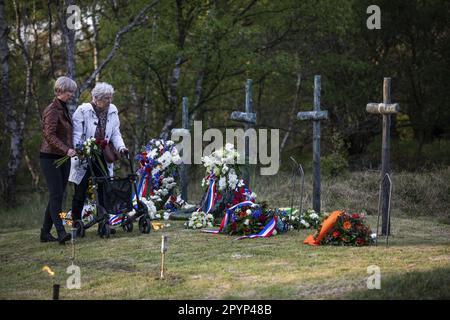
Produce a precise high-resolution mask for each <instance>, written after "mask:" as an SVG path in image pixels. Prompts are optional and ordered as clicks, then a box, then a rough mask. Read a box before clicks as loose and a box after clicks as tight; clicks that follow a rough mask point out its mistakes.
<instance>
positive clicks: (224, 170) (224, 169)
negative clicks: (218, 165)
mask: <svg viewBox="0 0 450 320" xmlns="http://www.w3.org/2000/svg"><path fill="white" fill-rule="evenodd" d="M228 170H229V168H228V166H227V165H226V164H225V165H224V166H223V167H222V173H223V174H226V173H227V172H228Z"/></svg>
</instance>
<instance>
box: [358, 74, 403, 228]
mask: <svg viewBox="0 0 450 320" xmlns="http://www.w3.org/2000/svg"><path fill="white" fill-rule="evenodd" d="M366 111H367V112H369V113H375V114H381V115H382V116H383V138H382V147H381V179H382V185H381V191H380V192H381V194H380V201H381V212H382V223H381V234H382V235H389V233H390V222H389V219H388V211H389V202H390V200H391V199H390V196H389V194H390V192H389V190H390V186H389V183H388V181H387V180H386V179H384V178H385V176H386V175H390V173H391V165H390V147H391V135H390V130H391V115H393V114H397V113H398V112H399V111H400V106H399V104H398V103H391V78H384V82H383V103H368V104H367V107H366Z"/></svg>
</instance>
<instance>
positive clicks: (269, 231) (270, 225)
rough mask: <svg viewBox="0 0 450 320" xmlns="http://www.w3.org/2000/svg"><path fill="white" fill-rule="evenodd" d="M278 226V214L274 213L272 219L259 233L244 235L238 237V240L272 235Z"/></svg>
mask: <svg viewBox="0 0 450 320" xmlns="http://www.w3.org/2000/svg"><path fill="white" fill-rule="evenodd" d="M276 227H277V216H276V215H274V216H273V218H272V220H270V222H269V223H268V224H267V225H266V226H265V227H264V229H262V230H261V231H260V232H259V233H258V234H251V235H248V236H242V237H239V238H237V239H236V240H242V239H247V238H250V239H253V238H266V237H270V236H271V235H272V233H273V232H274V231H275V228H276Z"/></svg>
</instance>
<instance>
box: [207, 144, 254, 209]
mask: <svg viewBox="0 0 450 320" xmlns="http://www.w3.org/2000/svg"><path fill="white" fill-rule="evenodd" d="M239 158H240V155H239V153H238V152H237V151H236V150H235V148H234V145H232V144H231V143H227V144H226V145H225V148H222V149H219V150H216V151H214V152H213V153H212V154H211V155H209V156H205V157H202V162H203V165H204V166H205V168H206V176H205V177H204V178H203V179H202V187H203V188H205V194H204V197H203V199H202V203H201V205H202V210H203V211H205V212H207V213H210V212H211V213H213V214H214V215H215V216H219V215H221V214H222V213H223V212H224V210H225V209H226V208H229V207H231V206H232V205H234V204H237V203H239V202H242V201H245V200H250V199H251V201H254V199H255V198H256V194H255V193H252V192H251V190H249V189H248V188H246V186H245V183H244V180H243V179H240V176H241V166H240V165H238V164H236V162H237V161H238V160H239Z"/></svg>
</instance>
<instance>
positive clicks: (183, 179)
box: [172, 97, 190, 202]
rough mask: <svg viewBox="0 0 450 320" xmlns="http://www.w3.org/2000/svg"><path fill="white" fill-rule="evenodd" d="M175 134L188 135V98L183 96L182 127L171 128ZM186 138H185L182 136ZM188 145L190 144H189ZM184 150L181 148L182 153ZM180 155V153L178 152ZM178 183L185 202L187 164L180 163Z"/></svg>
mask: <svg viewBox="0 0 450 320" xmlns="http://www.w3.org/2000/svg"><path fill="white" fill-rule="evenodd" d="M174 134H176V135H177V136H189V106H188V98H186V97H183V102H182V128H173V129H172V136H173V135H174ZM184 139H186V138H184ZM189 146H190V144H189ZM184 152H186V151H184V150H183V153H184ZM180 156H181V154H180ZM179 172H180V185H181V198H182V199H183V200H184V201H186V202H187V200H188V199H187V188H188V183H189V180H188V165H187V164H186V163H184V162H183V163H182V164H181V165H180V171H179Z"/></svg>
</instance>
